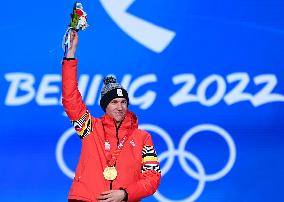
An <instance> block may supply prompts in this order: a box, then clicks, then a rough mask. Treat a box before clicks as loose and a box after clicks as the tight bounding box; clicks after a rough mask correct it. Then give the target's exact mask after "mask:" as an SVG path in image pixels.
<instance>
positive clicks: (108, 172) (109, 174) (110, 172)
mask: <svg viewBox="0 0 284 202" xmlns="http://www.w3.org/2000/svg"><path fill="white" fill-rule="evenodd" d="M103 174H104V178H105V179H106V180H114V179H115V178H116V176H117V171H116V168H115V167H114V166H113V167H106V168H105V170H104V172H103Z"/></svg>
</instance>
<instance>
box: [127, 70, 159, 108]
mask: <svg viewBox="0 0 284 202" xmlns="http://www.w3.org/2000/svg"><path fill="white" fill-rule="evenodd" d="M156 81H157V77H156V75H155V74H146V75H144V76H141V77H139V78H137V79H136V80H134V81H133V83H131V85H130V87H129V92H128V96H129V102H130V103H131V104H133V105H140V108H141V109H148V108H149V107H150V106H151V105H152V104H153V102H154V101H155V99H156V93H155V92H154V91H151V90H148V91H147V92H146V93H145V94H143V95H142V96H140V97H134V94H135V92H136V91H137V90H138V88H140V87H141V86H143V85H145V84H147V83H152V82H156Z"/></svg>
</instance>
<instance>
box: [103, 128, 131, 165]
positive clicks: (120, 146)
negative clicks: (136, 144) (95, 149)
mask: <svg viewBox="0 0 284 202" xmlns="http://www.w3.org/2000/svg"><path fill="white" fill-rule="evenodd" d="M133 131H134V130H133V129H132V130H130V132H129V133H127V134H126V135H125V136H124V137H123V138H122V140H121V141H120V142H119V144H118V146H117V149H116V150H115V151H114V152H113V153H112V154H111V158H110V159H109V160H108V163H107V165H108V166H109V167H113V166H114V165H115V162H116V160H117V158H118V156H119V154H120V152H121V151H122V149H123V147H124V143H125V142H126V141H127V139H128V137H129V136H130V135H131V134H132V132H133Z"/></svg>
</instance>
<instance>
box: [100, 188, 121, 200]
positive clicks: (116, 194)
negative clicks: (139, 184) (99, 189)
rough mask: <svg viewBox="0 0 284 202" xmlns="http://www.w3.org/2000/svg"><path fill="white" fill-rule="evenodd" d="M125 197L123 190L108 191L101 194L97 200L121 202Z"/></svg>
mask: <svg viewBox="0 0 284 202" xmlns="http://www.w3.org/2000/svg"><path fill="white" fill-rule="evenodd" d="M124 197H125V192H124V190H110V191H106V192H103V193H101V195H100V196H99V197H98V198H97V200H98V201H99V202H121V201H122V200H123V199H124Z"/></svg>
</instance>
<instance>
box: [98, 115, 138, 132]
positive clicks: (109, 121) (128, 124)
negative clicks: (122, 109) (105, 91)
mask: <svg viewBox="0 0 284 202" xmlns="http://www.w3.org/2000/svg"><path fill="white" fill-rule="evenodd" d="M101 120H102V123H103V127H104V128H105V129H110V130H113V131H114V133H115V131H116V124H115V120H114V119H113V118H112V117H111V116H110V115H108V114H105V115H104V116H102V117H101ZM136 128H138V118H137V116H136V115H135V114H134V113H133V112H131V111H130V110H127V112H126V114H125V117H124V119H123V121H122V123H121V125H120V127H119V131H128V130H130V129H136Z"/></svg>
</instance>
